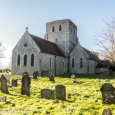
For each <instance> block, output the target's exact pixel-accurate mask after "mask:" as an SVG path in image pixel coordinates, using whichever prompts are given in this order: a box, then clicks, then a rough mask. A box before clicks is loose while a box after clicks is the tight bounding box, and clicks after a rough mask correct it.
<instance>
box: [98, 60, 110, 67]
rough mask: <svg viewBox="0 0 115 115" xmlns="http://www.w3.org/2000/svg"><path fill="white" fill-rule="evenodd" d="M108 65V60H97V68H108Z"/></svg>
mask: <svg viewBox="0 0 115 115" xmlns="http://www.w3.org/2000/svg"><path fill="white" fill-rule="evenodd" d="M109 65H110V62H109V60H99V61H98V62H97V68H108V67H109Z"/></svg>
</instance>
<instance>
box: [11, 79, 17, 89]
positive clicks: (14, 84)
mask: <svg viewBox="0 0 115 115" xmlns="http://www.w3.org/2000/svg"><path fill="white" fill-rule="evenodd" d="M12 86H15V87H17V79H13V80H12Z"/></svg>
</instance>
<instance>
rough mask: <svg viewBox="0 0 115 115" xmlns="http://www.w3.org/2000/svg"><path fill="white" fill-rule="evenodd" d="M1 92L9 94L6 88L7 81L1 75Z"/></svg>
mask: <svg viewBox="0 0 115 115" xmlns="http://www.w3.org/2000/svg"><path fill="white" fill-rule="evenodd" d="M1 92H2V93H6V94H9V91H8V86H7V80H6V78H5V77H4V75H3V74H2V75H1Z"/></svg>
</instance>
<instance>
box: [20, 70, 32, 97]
mask: <svg viewBox="0 0 115 115" xmlns="http://www.w3.org/2000/svg"><path fill="white" fill-rule="evenodd" d="M30 80H31V79H30V77H29V74H28V73H27V72H24V73H23V77H22V89H21V94H22V95H28V96H30V84H31V81H30Z"/></svg>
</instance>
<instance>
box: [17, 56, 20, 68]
mask: <svg viewBox="0 0 115 115" xmlns="http://www.w3.org/2000/svg"><path fill="white" fill-rule="evenodd" d="M17 66H20V55H18V59H17Z"/></svg>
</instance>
